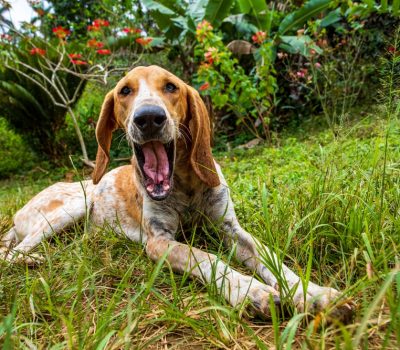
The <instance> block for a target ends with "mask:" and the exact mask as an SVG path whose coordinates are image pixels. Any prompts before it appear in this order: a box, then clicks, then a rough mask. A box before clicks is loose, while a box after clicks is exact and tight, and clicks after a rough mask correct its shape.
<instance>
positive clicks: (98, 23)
mask: <svg viewBox="0 0 400 350" xmlns="http://www.w3.org/2000/svg"><path fill="white" fill-rule="evenodd" d="M93 25H94V26H95V27H108V26H109V25H110V22H109V21H107V20H105V19H99V18H98V19H95V20H94V21H93Z"/></svg>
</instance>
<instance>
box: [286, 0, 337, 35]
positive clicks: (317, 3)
mask: <svg viewBox="0 0 400 350" xmlns="http://www.w3.org/2000/svg"><path fill="white" fill-rule="evenodd" d="M331 3H332V1H331V0H310V1H308V2H306V3H305V4H304V6H303V7H301V8H300V9H299V10H297V11H294V12H292V13H290V14H288V15H287V16H286V17H285V18H284V19H283V20H282V22H281V25H280V26H279V30H278V34H279V35H284V34H286V33H287V32H289V31H291V30H296V29H299V28H300V27H301V26H302V25H303V24H304V23H305V22H307V21H308V20H309V19H310V18H312V17H314V16H316V15H317V14H319V13H321V12H322V11H324V10H326V9H327V8H329V6H330V4H331Z"/></svg>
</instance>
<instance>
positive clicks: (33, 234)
mask: <svg viewBox="0 0 400 350" xmlns="http://www.w3.org/2000/svg"><path fill="white" fill-rule="evenodd" d="M118 128H122V129H124V130H125V132H126V135H127V139H128V142H129V144H130V146H131V147H132V150H133V153H134V156H133V158H132V162H131V165H125V166H121V167H118V168H116V169H114V170H112V171H110V172H108V173H107V174H106V169H107V165H108V163H109V160H110V156H109V151H110V146H111V139H112V133H113V131H115V130H116V129H118ZM96 138H97V142H98V150H97V155H96V163H95V169H94V172H93V175H92V180H87V181H82V182H77V183H61V182H60V183H56V184H54V185H52V186H50V187H48V188H47V189H45V190H43V191H42V192H40V193H39V194H37V195H36V196H35V197H34V198H33V199H31V200H30V201H29V202H28V203H27V204H26V205H25V206H24V207H23V208H22V209H20V210H19V211H18V212H17V213H16V214H15V216H14V226H13V227H12V228H11V230H10V231H9V232H8V233H7V234H6V235H5V236H4V237H3V239H2V243H3V246H4V247H3V257H4V259H5V260H8V261H14V260H18V258H20V257H24V256H25V258H27V259H29V256H26V255H27V254H28V253H29V252H30V251H31V250H32V249H33V248H34V247H35V246H37V245H38V244H39V243H40V242H41V241H42V240H43V239H45V238H47V237H49V236H51V235H53V234H54V233H57V232H60V231H62V230H63V229H66V228H68V227H69V226H71V225H73V224H74V223H75V222H76V221H78V220H80V219H83V218H84V217H89V218H90V220H91V222H92V223H93V224H94V225H100V226H101V225H103V224H104V223H105V222H107V223H108V224H110V225H112V226H113V227H114V229H115V230H116V231H118V232H119V233H120V234H123V235H126V236H127V237H128V238H129V239H131V240H133V241H136V242H142V243H143V244H145V245H146V253H147V254H148V256H149V257H150V258H151V259H152V260H153V261H159V260H160V259H166V260H167V261H168V263H169V264H170V266H171V267H172V269H173V270H174V271H177V272H179V273H185V272H186V273H189V274H190V275H191V276H193V277H196V278H197V279H199V280H200V281H202V282H203V283H205V284H210V283H215V285H216V286H217V287H218V288H219V290H220V292H221V293H222V295H223V296H224V297H225V299H226V300H227V301H228V302H229V303H230V304H231V305H232V306H234V307H236V306H240V305H243V303H245V301H246V300H249V301H250V304H251V305H252V307H253V308H254V309H255V310H256V312H257V313H258V314H260V315H263V316H265V317H270V316H271V310H270V305H271V304H270V303H271V302H273V303H275V305H276V306H280V303H281V297H282V296H283V297H284V298H286V297H288V298H291V299H292V300H293V302H294V305H295V306H296V308H297V309H298V310H299V311H301V312H304V311H305V310H307V311H310V312H312V313H316V312H319V311H323V310H326V309H327V308H329V307H330V306H331V305H332V303H333V302H334V301H337V299H339V298H341V293H340V292H339V291H337V290H335V289H333V288H330V287H321V286H318V285H317V284H314V283H312V282H308V283H307V285H303V283H302V280H301V279H300V278H299V277H298V276H297V275H296V274H295V273H294V272H293V271H291V270H290V269H289V268H288V267H287V266H285V265H283V264H279V262H278V260H277V257H276V255H275V253H274V252H273V251H271V250H270V249H268V247H266V246H265V245H263V244H262V243H261V242H259V241H258V240H257V239H256V238H254V237H252V236H251V235H250V234H249V233H248V232H246V231H245V230H244V229H243V228H242V227H241V226H240V224H239V222H238V220H237V218H236V214H235V210H234V206H233V203H232V200H231V197H230V193H229V187H228V185H227V183H226V181H225V179H224V176H223V174H222V172H221V169H220V167H219V165H218V164H217V163H216V162H215V160H214V159H213V156H212V153H211V147H210V120H209V116H208V112H207V109H206V107H205V105H204V103H203V101H202V99H201V97H200V95H199V94H198V92H197V91H196V90H195V89H194V88H192V87H190V86H189V85H187V84H186V83H184V82H183V81H182V80H180V79H179V78H178V77H176V76H175V75H173V74H172V73H170V72H168V71H166V70H165V69H163V68H160V67H157V66H149V67H136V68H134V69H133V70H131V71H130V72H129V73H128V74H127V75H126V76H124V77H123V78H122V79H121V80H120V81H119V82H118V84H117V85H116V87H115V88H114V89H113V90H112V91H110V92H109V93H108V94H107V95H106V97H105V100H104V102H103V105H102V108H101V113H100V117H99V120H98V123H97V127H96ZM201 223H204V224H207V223H212V224H213V225H214V226H217V227H218V230H220V231H221V233H222V234H223V240H224V243H225V244H226V245H227V247H228V248H229V249H234V252H235V257H236V259H237V260H239V261H240V262H242V263H244V265H245V266H246V267H247V268H248V269H250V270H251V271H253V272H255V273H257V274H258V276H259V277H260V278H261V279H262V281H263V283H262V282H260V281H259V280H257V279H255V278H254V277H252V276H246V275H243V274H241V273H239V272H238V271H236V270H234V269H233V268H231V267H229V266H228V265H227V264H225V263H224V262H223V261H221V260H220V259H218V258H217V257H216V256H215V255H213V254H210V253H207V252H204V251H201V250H199V249H197V248H194V247H190V246H188V245H186V244H183V243H179V242H178V241H176V240H175V234H176V232H177V231H178V228H179V227H181V225H184V226H187V227H193V225H200V224H201ZM14 245H15V246H14ZM263 256H264V257H265V256H269V257H270V260H271V261H272V262H273V263H272V265H274V264H275V266H280V267H279V268H275V269H274V268H273V266H269V265H271V264H268V263H267V262H266V260H267V259H265V258H263ZM25 261H26V260H25ZM277 274H278V275H279V276H277ZM279 281H280V282H282V281H284V283H281V284H280V285H279ZM353 308H354V305H353V304H352V303H351V302H346V301H344V302H342V303H341V304H338V303H337V304H336V307H334V308H333V311H332V312H331V314H332V315H333V317H335V318H336V319H339V320H343V321H347V320H348V319H349V318H350V317H351V315H352V311H353Z"/></svg>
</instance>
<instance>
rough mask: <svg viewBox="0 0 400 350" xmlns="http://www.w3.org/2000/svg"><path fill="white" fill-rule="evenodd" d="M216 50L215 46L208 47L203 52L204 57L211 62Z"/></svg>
mask: <svg viewBox="0 0 400 350" xmlns="http://www.w3.org/2000/svg"><path fill="white" fill-rule="evenodd" d="M217 52H218V50H217V49H216V48H215V47H210V48H209V49H208V50H207V52H206V53H205V54H204V59H205V60H206V61H207V62H208V63H209V64H213V63H214V61H215V60H216V58H217V57H216V54H217Z"/></svg>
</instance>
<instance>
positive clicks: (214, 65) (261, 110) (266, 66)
mask: <svg viewBox="0 0 400 350" xmlns="http://www.w3.org/2000/svg"><path fill="white" fill-rule="evenodd" d="M197 38H198V41H199V44H198V46H197V47H196V55H197V57H199V58H200V60H203V61H204V62H203V63H202V65H201V66H200V68H199V70H198V73H197V76H196V82H197V84H203V85H201V86H200V90H202V91H204V92H205V93H206V94H207V95H209V96H210V97H211V100H212V102H213V105H214V107H215V108H217V109H224V110H225V111H229V112H232V113H233V114H234V115H235V117H236V123H237V124H244V125H246V126H247V127H248V128H249V129H250V131H251V132H252V133H254V134H255V135H256V136H259V134H260V131H259V129H260V128H261V129H262V131H261V136H262V137H266V136H268V123H269V120H268V111H269V108H270V106H271V102H270V100H271V99H272V98H273V94H274V92H275V88H276V84H275V80H274V76H273V73H274V70H273V66H272V65H271V62H272V56H273V55H272V50H271V43H268V42H265V43H263V44H262V45H261V47H260V49H259V51H258V55H259V57H260V59H259V62H260V64H259V66H258V67H257V69H255V70H254V71H253V72H252V74H246V72H245V70H244V69H243V67H241V66H240V64H239V62H238V60H237V59H235V58H234V57H233V55H232V53H231V52H230V51H229V50H228V49H227V48H226V47H225V45H224V44H223V42H222V39H221V37H220V36H219V35H217V34H215V33H214V32H213V31H212V27H211V25H210V24H209V23H208V22H207V21H203V22H201V23H200V24H199V25H198V29H197ZM257 124H258V125H260V128H258V126H257Z"/></svg>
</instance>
